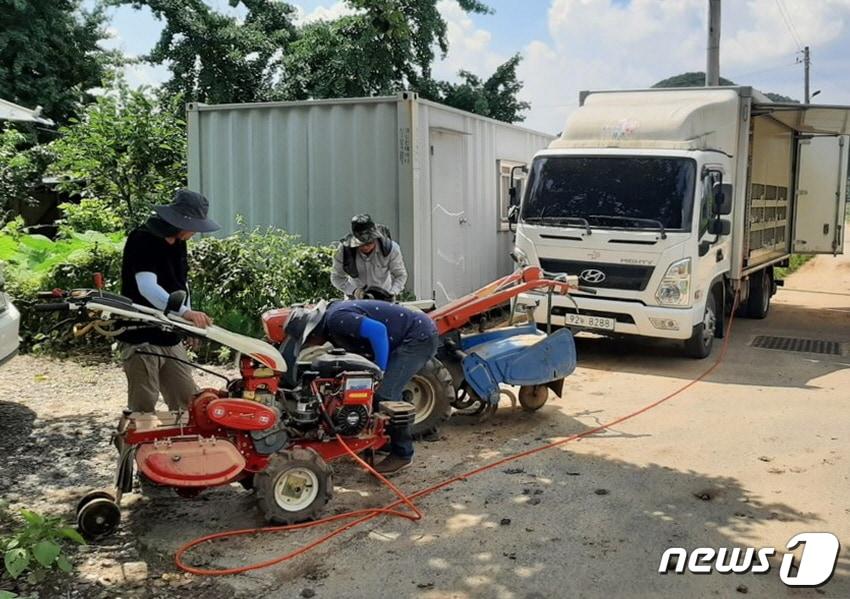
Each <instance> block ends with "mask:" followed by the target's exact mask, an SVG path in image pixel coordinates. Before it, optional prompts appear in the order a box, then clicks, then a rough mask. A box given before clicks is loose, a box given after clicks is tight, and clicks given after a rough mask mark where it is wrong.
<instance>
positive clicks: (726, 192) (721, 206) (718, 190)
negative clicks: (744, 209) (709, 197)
mask: <svg viewBox="0 0 850 599" xmlns="http://www.w3.org/2000/svg"><path fill="white" fill-rule="evenodd" d="M712 191H713V192H714V211H715V212H716V213H717V214H718V215H720V216H726V215H727V214H732V184H731V183H721V182H719V181H718V182H717V183H715V184H714V187H713V189H712Z"/></svg>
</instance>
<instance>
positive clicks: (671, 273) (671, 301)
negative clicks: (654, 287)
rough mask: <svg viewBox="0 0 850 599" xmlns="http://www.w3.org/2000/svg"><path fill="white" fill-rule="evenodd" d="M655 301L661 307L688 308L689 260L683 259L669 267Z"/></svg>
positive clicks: (689, 293) (689, 286) (689, 299)
mask: <svg viewBox="0 0 850 599" xmlns="http://www.w3.org/2000/svg"><path fill="white" fill-rule="evenodd" d="M655 299H657V300H658V303H659V304H661V305H662V306H689V305H690V303H691V259H690V258H685V259H684V260H679V261H678V262H674V263H673V264H671V265H670V268H668V269H667V273H666V274H665V275H664V278H663V279H661V284H660V285H658V291H656V292H655Z"/></svg>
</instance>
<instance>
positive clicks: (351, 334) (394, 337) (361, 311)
mask: <svg viewBox="0 0 850 599" xmlns="http://www.w3.org/2000/svg"><path fill="white" fill-rule="evenodd" d="M367 319H368V320H373V321H376V322H379V323H381V324H382V325H384V326H385V327H386V335H387V342H388V345H389V348H388V349H389V352H390V353H392V352H394V351H395V350H396V349H398V348H399V347H401V346H402V345H404V344H405V343H415V342H418V341H425V340H427V339H429V338H431V337H435V336H436V335H437V327H436V325H435V324H434V321H432V320H431V319H430V318H429V317H428V315H427V314H425V313H424V312H420V311H418V310H411V309H410V308H405V307H404V306H399V305H398V304H391V303H389V302H382V301H377V300H348V301H338V302H334V303H332V304H331V305H330V306H329V307H328V310H327V312H326V313H325V322H324V337H325V338H326V339H327V340H328V341H330V342H331V343H332V344H333V345H334V346H335V347H341V348H343V349H345V350H347V351H351V352H354V353H359V354H362V353H365V352H370V353H371V352H372V350H373V344H372V343H371V342H370V339H369V338H368V337H366V336H364V330H369V328H368V327H366V328H365V329H364V320H367ZM366 324H369V323H366ZM379 366H380V364H379Z"/></svg>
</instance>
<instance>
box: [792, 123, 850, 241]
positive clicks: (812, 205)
mask: <svg viewBox="0 0 850 599" xmlns="http://www.w3.org/2000/svg"><path fill="white" fill-rule="evenodd" d="M798 143H799V145H798V153H797V185H796V205H795V207H794V246H793V251H794V252H795V253H797V254H842V253H844V228H845V227H844V206H845V200H846V187H847V149H848V144H847V137H846V136H837V137H812V138H810V139H803V140H800V141H799V142H798Z"/></svg>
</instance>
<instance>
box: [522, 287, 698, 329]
mask: <svg viewBox="0 0 850 599" xmlns="http://www.w3.org/2000/svg"><path fill="white" fill-rule="evenodd" d="M527 297H528V299H529V300H531V299H536V300H539V301H540V303H539V305H538V306H537V308H536V309H535V311H534V319H535V320H536V321H537V323H538V324H546V322H547V313H546V312H547V309H548V307H549V302H548V299H547V297H546V296H539V295H531V294H529V295H528V296H527ZM570 297H571V298H572V299H573V300H575V304H574V303H573V302H572V301H571V300H570V298H568V297H564V296H558V295H554V296H552V320H551V322H552V324H553V325H555V326H569V327H570V328H573V329H577V330H588V331H593V332H597V333H601V334H606V333H608V334H612V333H613V334H622V335H640V336H643V337H658V338H662V339H688V338H689V337H690V336H691V334H692V333H693V328H694V324H695V323H698V322H699V320H700V319H699V318H698V317H697V316H695V315H696V313H697V309H696V308H693V307H691V308H662V307H658V306H645V305H643V304H642V303H638V302H628V301H618V300H610V299H597V298H594V297H589V296H578V295H573V296H570ZM576 304H577V305H578V311H579V314H585V315H587V316H598V317H604V318H612V319H614V320H615V323H614V330H613V331H610V330H599V329H592V328H582V327H576V326H574V325H572V324H569V325H568V324H567V322H566V319H565V315H566V314H575V313H576Z"/></svg>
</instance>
